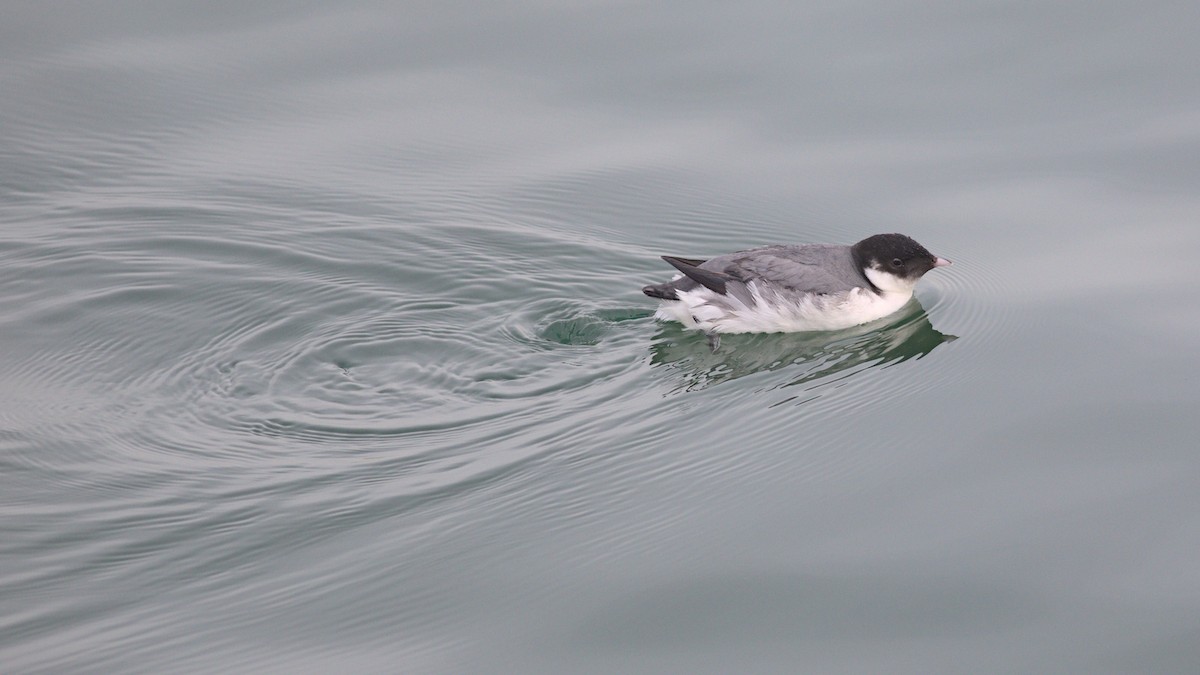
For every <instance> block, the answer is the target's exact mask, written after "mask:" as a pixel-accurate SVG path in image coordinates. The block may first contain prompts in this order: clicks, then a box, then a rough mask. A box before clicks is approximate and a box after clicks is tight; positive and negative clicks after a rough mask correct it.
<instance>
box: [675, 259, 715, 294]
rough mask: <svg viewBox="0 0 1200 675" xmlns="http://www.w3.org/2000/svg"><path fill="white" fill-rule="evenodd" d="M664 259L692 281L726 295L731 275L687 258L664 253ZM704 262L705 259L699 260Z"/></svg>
mask: <svg viewBox="0 0 1200 675" xmlns="http://www.w3.org/2000/svg"><path fill="white" fill-rule="evenodd" d="M662 259H663V260H665V261H667V263H668V264H669V265H671V267H674V268H675V269H677V270H679V271H680V272H682V273H683V275H684V276H685V277H687V278H689V279H691V280H692V281H695V282H696V283H698V284H700V285H701V286H703V287H705V288H707V289H708V290H710V291H712V292H714V293H719V294H720V295H725V282H726V281H728V280H729V279H730V277H729V275H727V274H721V273H720V272H714V271H712V270H706V269H701V268H700V267H699V265H697V264H695V263H696V262H697V261H695V260H689V259H687V258H676V257H675V256H672V255H664V256H662ZM699 262H700V263H703V262H704V261H699Z"/></svg>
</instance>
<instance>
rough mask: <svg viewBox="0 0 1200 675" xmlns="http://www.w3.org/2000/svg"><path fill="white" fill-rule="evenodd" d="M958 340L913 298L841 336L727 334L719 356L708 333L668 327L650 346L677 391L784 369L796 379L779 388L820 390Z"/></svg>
mask: <svg viewBox="0 0 1200 675" xmlns="http://www.w3.org/2000/svg"><path fill="white" fill-rule="evenodd" d="M955 339H957V336H954V335H946V334H945V333H940V332H938V331H937V330H936V329H934V327H933V324H931V323H930V322H929V316H928V315H927V314H926V313H925V309H924V308H923V307H921V304H920V303H919V302H918V301H917V300H916V299H914V300H913V301H912V302H910V303H909V304H908V305H906V306H905V307H904V309H902V310H901V311H900V312H899V313H898V314H893V315H892V316H889V317H886V318H884V319H880V320H879V321H875V322H872V323H869V324H865V325H862V326H857V327H855V328H851V329H847V330H842V331H835V332H821V333H770V334H733V335H723V336H722V337H721V347H720V349H718V350H717V351H716V352H713V351H712V350H710V349H709V346H708V342H707V340H706V339H705V337H704V335H703V334H700V333H697V332H692V331H685V330H683V329H682V328H681V327H680V326H679V324H675V323H671V324H664V325H663V326H662V328H661V329H660V330H659V332H658V334H657V335H656V336H655V339H654V344H653V346H652V347H651V351H652V356H651V363H652V364H653V365H655V366H666V367H669V368H671V369H673V370H674V371H676V372H677V373H678V374H679V375H680V376H681V377H682V381H681V382H680V383H679V386H678V387H676V389H675V391H694V390H698V389H704V388H706V387H710V386H712V385H714V384H717V383H720V382H724V381H726V380H732V379H736V378H739V377H744V376H746V375H752V374H754V373H758V372H762V371H771V370H777V369H781V368H788V369H795V370H796V376H795V377H794V378H792V379H789V380H788V381H786V382H783V383H782V384H776V385H775V386H776V387H778V386H784V387H791V386H797V385H804V384H807V383H815V385H814V386H820V385H821V384H829V383H833V382H838V381H840V380H842V379H843V378H846V377H851V376H853V375H854V374H855V373H859V372H863V371H864V370H866V369H869V368H874V367H881V366H888V365H891V364H895V363H900V362H902V361H907V360H909V359H912V358H920V357H922V356H925V355H926V354H928V353H929V352H931V351H933V350H934V349H935V348H936V347H937V346H938V345H940V344H942V343H943V342H949V341H951V340H955ZM818 380H819V381H820V382H819V383H818V382H817V381H818Z"/></svg>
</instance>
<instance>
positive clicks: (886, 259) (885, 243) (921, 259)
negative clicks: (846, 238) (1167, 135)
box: [851, 234, 950, 283]
mask: <svg viewBox="0 0 1200 675" xmlns="http://www.w3.org/2000/svg"><path fill="white" fill-rule="evenodd" d="M851 250H852V251H853V252H854V259H855V261H856V262H857V263H858V264H859V265H860V266H861V267H862V268H863V269H864V270H865V269H868V268H870V269H875V270H878V271H880V272H887V273H888V274H891V275H893V276H896V277H899V278H900V279H904V280H908V281H911V282H913V283H916V281H917V279H920V278H921V276H922V275H923V274H925V273H926V272H928V271H929V270H931V269H933V268H935V267H941V266H943V265H949V264H950V261H948V260H945V259H942V258H939V257H937V256H935V255H934V254H932V253H930V252H929V250H928V249H926V248H925V247H924V246H922V245H920V244H918V243H917V242H916V241H915V240H913V238H912V237H909V236H906V235H903V234H876V235H874V236H870V237H867V238H866V239H863V240H862V241H860V242H858V243H857V244H855V245H854V246H852V247H851Z"/></svg>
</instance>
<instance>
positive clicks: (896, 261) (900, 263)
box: [892, 258, 904, 267]
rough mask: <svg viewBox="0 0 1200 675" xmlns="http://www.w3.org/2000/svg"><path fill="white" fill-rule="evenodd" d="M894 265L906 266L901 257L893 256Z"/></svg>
mask: <svg viewBox="0 0 1200 675" xmlns="http://www.w3.org/2000/svg"><path fill="white" fill-rule="evenodd" d="M892 267H904V261H903V260H901V259H899V258H892Z"/></svg>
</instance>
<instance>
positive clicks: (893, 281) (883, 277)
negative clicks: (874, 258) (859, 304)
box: [863, 267, 917, 295]
mask: <svg viewBox="0 0 1200 675" xmlns="http://www.w3.org/2000/svg"><path fill="white" fill-rule="evenodd" d="M863 274H865V275H866V276H867V279H870V280H871V283H873V284H875V288H878V289H879V290H881V291H883V292H884V293H902V294H904V295H911V294H912V292H913V288H914V287H916V285H917V280H916V279H905V278H903V277H898V276H896V275H895V274H892V273H891V272H888V271H887V270H877V269H875V268H874V267H868V268H867V269H865V270H863Z"/></svg>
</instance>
